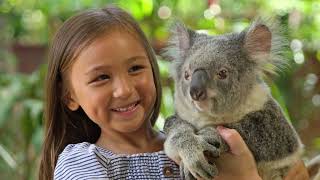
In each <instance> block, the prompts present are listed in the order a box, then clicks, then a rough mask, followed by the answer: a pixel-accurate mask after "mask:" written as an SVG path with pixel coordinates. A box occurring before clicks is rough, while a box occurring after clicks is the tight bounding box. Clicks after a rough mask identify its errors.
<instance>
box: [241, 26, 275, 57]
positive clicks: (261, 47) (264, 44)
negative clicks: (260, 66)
mask: <svg viewBox="0 0 320 180" xmlns="http://www.w3.org/2000/svg"><path fill="white" fill-rule="evenodd" d="M271 41H272V33H271V30H270V29H269V28H268V26H266V25H265V24H261V23H254V24H253V25H251V27H250V28H249V29H248V30H247V31H246V32H245V38H244V49H245V50H246V52H247V53H248V55H249V57H250V59H252V60H255V61H257V60H258V61H263V60H267V59H268V56H270V52H271Z"/></svg>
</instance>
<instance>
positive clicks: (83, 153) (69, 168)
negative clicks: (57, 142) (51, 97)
mask: <svg viewBox="0 0 320 180" xmlns="http://www.w3.org/2000/svg"><path fill="white" fill-rule="evenodd" d="M106 178H107V179H108V178H109V179H167V178H168V179H180V178H179V167H178V166H177V165H176V164H175V163H174V162H173V161H172V160H170V159H169V158H168V156H167V155H166V154H165V153H164V152H163V151H158V152H150V153H139V154H130V155H129V154H115V153H113V152H111V151H110V150H107V149H104V148H102V147H99V146H96V145H95V144H90V143H88V142H83V143H78V144H69V145H67V146H66V147H65V149H64V150H63V152H62V153H61V154H60V155H59V158H58V161H57V165H56V167H55V172H54V179H56V180H58V179H59V180H64V179H68V180H69V179H106Z"/></svg>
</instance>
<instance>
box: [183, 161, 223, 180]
mask: <svg viewBox="0 0 320 180" xmlns="http://www.w3.org/2000/svg"><path fill="white" fill-rule="evenodd" d="M180 174H181V177H184V178H185V179H196V178H198V179H200V178H201V179H204V180H207V179H208V180H209V179H213V177H215V176H217V175H218V169H217V167H216V165H215V164H214V163H208V161H207V160H206V157H205V156H204V155H202V156H194V157H192V156H191V157H189V158H187V159H185V160H184V161H181V163H180Z"/></svg>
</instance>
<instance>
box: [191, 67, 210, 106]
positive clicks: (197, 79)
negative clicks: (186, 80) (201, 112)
mask: <svg viewBox="0 0 320 180" xmlns="http://www.w3.org/2000/svg"><path fill="white" fill-rule="evenodd" d="M207 81H208V75H207V73H206V71H205V70H203V69H199V70H196V71H195V72H194V73H193V74H192V77H191V83H190V95H191V98H192V99H193V100H195V101H203V100H205V99H206V98H207V90H206V84H207Z"/></svg>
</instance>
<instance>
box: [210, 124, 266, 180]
mask: <svg viewBox="0 0 320 180" xmlns="http://www.w3.org/2000/svg"><path fill="white" fill-rule="evenodd" d="M217 130H218V132H219V134H220V135H221V137H222V138H223V139H224V140H225V141H226V143H227V144H228V145H229V147H230V150H229V151H228V152H226V153H223V154H221V155H220V157H219V158H217V159H216V160H215V162H216V165H217V167H218V169H219V175H218V176H217V177H215V178H214V179H215V180H225V179H237V180H242V179H245V180H247V179H250V180H256V179H259V180H261V177H260V176H259V174H258V170H257V166H256V163H255V160H254V158H253V155H252V154H251V152H250V150H249V149H248V147H247V145H246V144H245V142H244V141H243V139H242V137H241V136H240V134H239V133H238V132H237V131H236V130H234V129H228V128H225V127H223V126H219V127H218V128H217Z"/></svg>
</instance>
